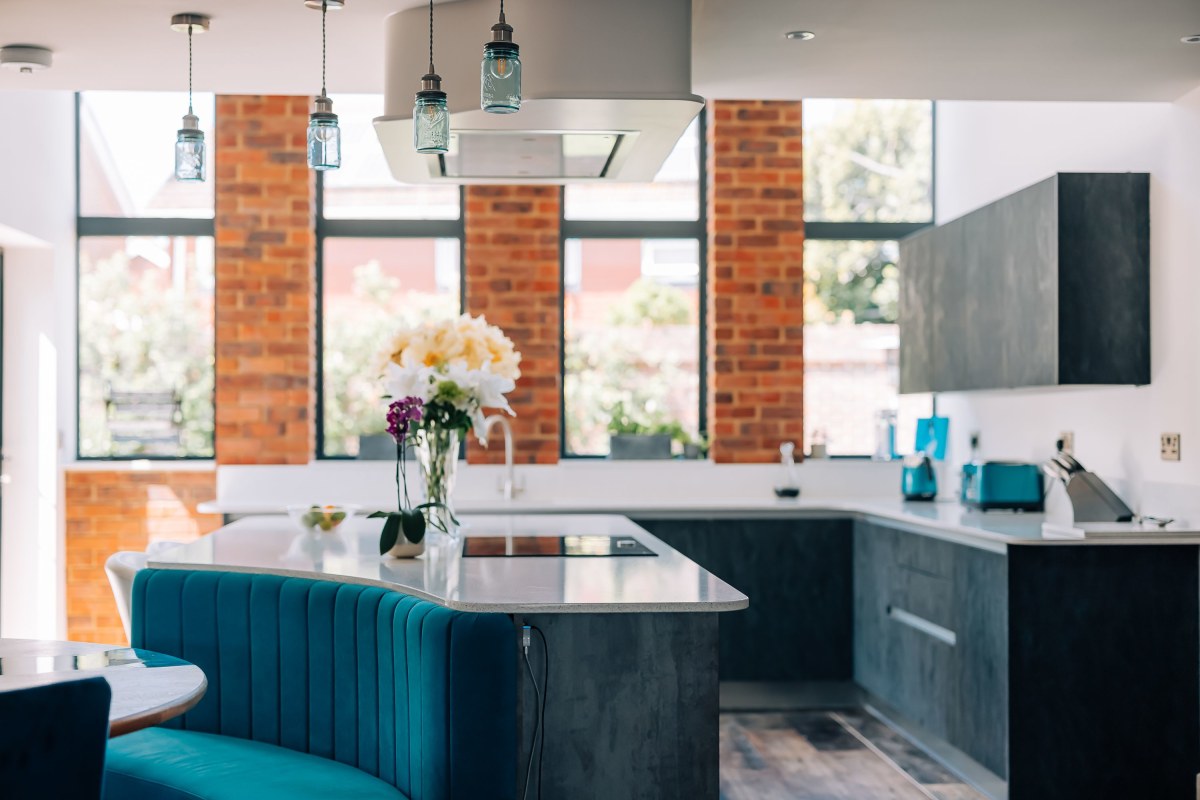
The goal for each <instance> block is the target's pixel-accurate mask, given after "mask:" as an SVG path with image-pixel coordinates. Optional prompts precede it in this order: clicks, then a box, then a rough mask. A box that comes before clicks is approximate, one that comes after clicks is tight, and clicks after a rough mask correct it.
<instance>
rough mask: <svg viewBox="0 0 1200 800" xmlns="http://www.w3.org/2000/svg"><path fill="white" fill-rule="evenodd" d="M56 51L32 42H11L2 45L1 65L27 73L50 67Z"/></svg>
mask: <svg viewBox="0 0 1200 800" xmlns="http://www.w3.org/2000/svg"><path fill="white" fill-rule="evenodd" d="M53 61H54V53H53V52H52V51H51V50H50V49H49V48H46V47H38V46H36V45H32V44H10V45H6V46H4V47H0V66H2V67H4V68H5V69H11V70H15V71H16V72H24V73H26V74H29V73H32V72H39V71H41V70H43V69H49V68H50V65H51V64H52V63H53Z"/></svg>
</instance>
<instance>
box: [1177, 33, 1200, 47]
mask: <svg viewBox="0 0 1200 800" xmlns="http://www.w3.org/2000/svg"><path fill="white" fill-rule="evenodd" d="M1179 41H1181V42H1183V43H1184V44H1200V33H1197V34H1193V35H1192V36H1184V37H1183V38H1182V39H1180V40H1179Z"/></svg>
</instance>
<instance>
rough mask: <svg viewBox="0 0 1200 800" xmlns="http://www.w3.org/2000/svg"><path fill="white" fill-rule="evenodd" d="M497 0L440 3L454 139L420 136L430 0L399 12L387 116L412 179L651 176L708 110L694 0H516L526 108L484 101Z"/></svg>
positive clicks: (439, 33)
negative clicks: (417, 122) (434, 147)
mask: <svg viewBox="0 0 1200 800" xmlns="http://www.w3.org/2000/svg"><path fill="white" fill-rule="evenodd" d="M496 9H497V3H496V2H494V0H458V1H457V2H446V3H439V4H438V5H437V6H436V9H435V12H434V19H435V24H436V28H435V36H436V39H435V42H434V61H435V65H436V67H437V70H438V73H439V74H440V75H441V76H442V88H443V89H445V91H446V92H447V94H448V95H449V97H448V103H449V109H450V112H451V116H450V126H451V142H450V151H449V152H448V153H447V154H446V155H444V156H436V155H422V154H420V153H417V152H416V151H415V150H414V149H413V120H412V106H413V94H414V93H415V92H416V90H417V89H418V88H419V87H418V83H419V80H420V77H421V75H422V74H424V72H425V71H426V67H427V62H428V50H427V48H428V36H429V27H428V25H429V21H428V8H427V7H425V6H420V7H417V8H412V9H409V10H406V11H400V12H398V13H396V14H392V15H391V16H390V17H388V18H387V21H386V40H387V75H386V91H385V96H384V116H382V117H379V118H378V119H376V120H375V132H376V134H377V135H378V136H379V142H380V144H381V145H382V146H383V152H384V155H385V156H386V157H387V161H388V166H389V167H390V169H391V171H392V175H393V176H394V177H395V178H396V179H397V180H400V181H403V182H405V183H576V182H588V181H649V180H652V179H653V178H654V175H655V173H657V172H658V169H659V167H661V166H662V163H663V161H665V160H666V158H667V156H668V155H669V154H670V152H671V149H672V148H673V147H674V146H675V143H676V142H677V141H678V140H679V137H680V136H681V135H682V134H683V132H684V130H685V129H686V128H687V126H688V124H689V123H691V121H692V120H693V119H694V118H695V116H696V115H697V114H698V113H699V112H700V109H701V108H702V107H703V105H704V101H703V99H701V98H700V97H697V96H696V95H694V94H692V93H691V0H605V1H604V2H582V0H520V1H519V2H516V3H510V4H509V6H508V8H506V9H505V10H506V12H507V16H508V21H509V23H510V24H511V25H512V26H513V27H514V28H515V29H516V30H515V33H514V36H513V38H514V39H515V40H516V41H517V43H518V44H519V45H520V46H521V61H522V64H523V67H524V70H523V81H524V86H523V91H522V95H523V101H522V103H521V110H520V111H519V112H518V113H516V114H488V113H485V112H484V111H483V110H481V109H480V107H479V88H480V86H479V84H480V66H479V65H480V59H481V57H482V55H483V43H484V41H486V40H487V34H488V31H489V29H490V26H491V24H492V23H493V22H495V19H494V17H495V15H496Z"/></svg>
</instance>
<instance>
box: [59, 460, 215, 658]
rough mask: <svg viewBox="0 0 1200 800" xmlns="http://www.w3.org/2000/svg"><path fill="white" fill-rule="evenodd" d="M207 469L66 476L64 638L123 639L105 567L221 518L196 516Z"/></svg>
mask: <svg viewBox="0 0 1200 800" xmlns="http://www.w3.org/2000/svg"><path fill="white" fill-rule="evenodd" d="M215 481H216V479H215V473H213V472H212V471H211V470H210V471H195V472H193V471H187V472H185V471H178V470H170V471H167V470H162V471H159V470H154V471H148V472H141V471H111V472H108V471H105V472H99V471H69V472H67V473H66V480H65V483H66V534H67V548H66V559H67V637H68V638H69V639H73V640H77V641H88V642H113V643H120V642H124V641H125V631H124V630H123V629H122V628H121V618H120V617H119V616H118V615H117V606H116V602H115V601H114V599H113V594H112V589H111V588H110V587H109V584H108V578H107V576H106V575H105V574H104V562H105V561H106V560H108V557H109V556H110V555H112V554H113V553H115V552H116V551H118V550H145V549H146V545H148V544H150V543H151V542H157V541H191V540H192V539H195V538H196V537H197V536H199V535H201V534H204V533H208V532H209V531H211V530H214V529H216V528H217V526H219V525H220V524H221V518H220V517H218V516H215V515H205V514H199V513H197V512H196V504H197V503H199V502H201V501H204V500H211V499H212V498H213V495H214V492H215V488H216V487H215Z"/></svg>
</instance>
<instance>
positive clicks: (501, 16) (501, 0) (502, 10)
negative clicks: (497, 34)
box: [500, 0, 504, 22]
mask: <svg viewBox="0 0 1200 800" xmlns="http://www.w3.org/2000/svg"><path fill="white" fill-rule="evenodd" d="M500 21H501V22H504V0H500Z"/></svg>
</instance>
